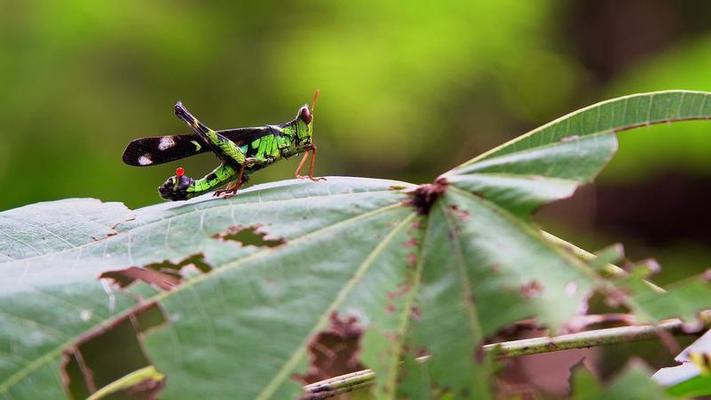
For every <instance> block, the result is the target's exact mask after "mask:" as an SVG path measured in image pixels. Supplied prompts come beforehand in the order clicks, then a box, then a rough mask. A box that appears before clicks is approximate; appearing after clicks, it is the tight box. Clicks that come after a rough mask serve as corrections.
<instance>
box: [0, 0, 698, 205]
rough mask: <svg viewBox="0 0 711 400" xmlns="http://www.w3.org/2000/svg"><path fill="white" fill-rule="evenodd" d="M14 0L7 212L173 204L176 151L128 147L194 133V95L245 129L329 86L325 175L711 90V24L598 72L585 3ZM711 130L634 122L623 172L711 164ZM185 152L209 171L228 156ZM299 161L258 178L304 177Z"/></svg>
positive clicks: (208, 114)
mask: <svg viewBox="0 0 711 400" xmlns="http://www.w3.org/2000/svg"><path fill="white" fill-rule="evenodd" d="M0 3H2V9H3V13H2V14H0V76H2V87H3V96H2V97H1V98H0V121H2V130H1V131H0V132H1V134H2V137H3V139H4V143H5V144H4V146H2V147H0V183H1V184H3V185H4V187H6V188H7V189H6V190H5V191H4V196H2V198H0V209H7V208H11V207H14V206H19V205H22V204H27V203H32V202H36V201H40V200H51V199H58V198H64V197H84V196H91V197H98V198H101V199H104V200H120V201H124V202H126V203H127V205H128V206H130V207H137V206H140V205H145V204H150V203H154V202H157V201H158V200H159V199H158V196H157V194H156V190H155V189H156V186H157V185H158V184H159V183H160V182H162V180H163V179H164V178H165V177H166V176H167V175H170V174H171V173H172V171H173V169H174V168H175V166H176V165H165V166H160V167H154V168H147V169H137V168H130V167H127V166H124V165H123V164H122V163H121V161H120V154H121V152H122V150H123V146H124V145H125V144H126V143H127V142H128V141H129V140H130V139H131V138H134V137H139V136H147V135H158V134H165V133H176V132H183V131H185V128H184V126H183V125H182V124H180V123H179V122H178V121H177V120H176V119H174V117H173V116H172V113H171V106H172V105H173V104H174V103H175V102H176V101H177V100H179V99H180V100H183V101H184V102H185V103H186V104H187V105H189V106H190V107H191V108H192V109H194V110H195V111H196V113H197V115H198V116H199V117H200V118H202V119H203V120H205V121H206V122H207V123H208V124H209V125H211V126H212V127H215V128H228V127H237V126H248V125H261V124H264V123H277V122H280V121H284V120H287V119H290V118H291V117H292V116H293V114H294V113H295V112H296V110H297V108H298V106H300V105H301V104H303V103H305V102H307V101H308V99H309V98H310V95H311V93H312V92H313V90H314V89H315V88H317V87H318V88H320V89H321V91H322V98H321V101H320V104H319V106H318V110H317V118H318V120H317V132H316V139H317V142H318V143H319V145H320V146H321V149H322V151H321V152H320V153H319V154H320V155H319V159H320V161H319V166H318V172H319V173H320V174H327V175H367V176H375V177H389V178H401V179H408V180H411V181H430V180H431V179H432V178H433V177H434V176H435V175H436V174H437V173H438V172H440V171H442V170H444V169H446V168H448V167H451V166H453V165H456V164H457V163H459V162H461V161H463V160H466V159H468V158H471V157H472V156H474V155H476V154H477V153H479V152H481V151H483V150H486V149H489V148H491V147H493V146H494V145H496V144H498V143H501V142H503V141H504V140H505V139H508V138H511V137H514V136H516V135H518V134H520V133H522V132H524V131H525V130H526V129H528V128H530V127H533V126H536V125H539V124H541V123H543V122H546V121H547V120H550V119H552V118H555V117H557V116H559V115H562V114H564V113H567V112H568V111H570V110H573V109H575V108H576V107H578V106H581V105H585V104H587V103H592V102H593V101H596V100H599V99H602V98H606V97H610V96H612V95H618V94H623V93H630V92H635V91H643V90H656V89H666V88H693V89H707V90H708V89H711V81H709V78H708V77H707V74H705V73H704V72H703V71H705V66H708V64H709V63H711V57H709V55H708V54H710V53H709V51H708V47H709V46H711V39H710V38H709V37H707V36H705V35H703V34H700V35H696V36H693V37H691V38H687V39H685V41H683V42H681V43H680V44H679V45H678V47H674V48H672V49H670V50H668V51H664V52H661V53H660V55H658V56H654V57H649V58H648V59H647V60H646V62H644V63H638V64H635V65H632V66H631V67H629V68H627V69H626V70H625V74H623V76H620V77H615V79H613V80H612V81H610V82H598V81H595V79H594V77H593V72H591V71H590V70H588V69H586V66H585V65H584V62H583V61H584V57H582V56H579V55H578V54H576V52H575V47H576V43H575V42H574V40H575V37H574V35H570V34H568V33H567V32H566V31H565V30H564V29H563V26H564V25H565V24H566V23H567V22H566V21H567V20H566V18H570V15H574V14H575V12H574V11H570V9H571V8H575V7H574V6H572V5H571V4H575V2H573V3H568V2H560V1H554V0H540V1H536V2H520V1H515V0H505V1H502V2H486V1H476V2H472V1H464V0H461V1H458V0H451V1H446V2H428V1H411V2H406V3H404V2H379V1H373V0H370V1H368V0H363V1H353V2H329V1H325V0H320V1H317V0H314V1H306V2H304V1H293V0H292V1H284V2H273V1H261V2H225V1H222V2H220V1H217V2H197V1H185V0H184V1H178V2H168V1H155V2H148V3H146V2H139V1H126V2H102V3H96V2H90V1H86V0H64V1H50V0H30V1H15V0H0ZM579 3H581V4H582V3H585V1H579ZM603 28H604V27H600V29H603ZM706 127H707V124H704V123H689V124H686V127H684V128H677V127H674V128H670V127H659V128H650V129H654V130H655V132H656V131H659V132H660V134H659V135H657V134H656V133H655V134H654V135H648V134H645V135H624V136H623V138H622V144H623V146H622V151H621V154H620V156H619V157H618V158H617V159H616V160H615V161H614V163H613V165H612V169H611V172H608V173H607V174H606V177H608V178H609V179H620V178H624V177H640V176H641V175H643V174H645V173H647V172H648V171H649V170H650V168H653V169H655V168H661V169H663V168H665V166H669V165H674V166H675V167H677V168H689V169H692V170H695V171H703V172H705V173H707V172H710V171H711V167H709V163H707V162H706V154H708V150H709V148H710V147H711V144H710V142H709V141H710V140H711V136H709V135H706V134H705V131H706V129H707V128H706ZM668 129H675V134H674V135H664V134H662V133H663V131H665V130H668ZM681 137H683V138H684V140H681V139H677V138H681ZM686 140H692V141H693V143H694V144H695V145H694V146H689V145H687V144H685V143H684V142H685V141H686ZM650 160H654V161H653V162H650ZM182 164H184V166H185V167H187V169H188V171H189V173H190V174H191V175H193V176H199V175H201V174H202V173H203V172H207V171H208V170H209V169H210V168H211V167H212V166H213V164H215V160H214V159H213V158H211V157H210V156H202V157H196V159H195V160H192V159H191V160H186V161H185V162H184V163H181V165H182ZM293 164H294V162H291V163H289V162H287V163H281V164H280V165H278V166H275V167H274V168H270V169H269V170H267V171H265V172H263V173H260V174H259V175H258V176H257V177H255V178H256V179H255V181H256V182H260V181H265V180H274V179H280V178H285V177H289V176H290V175H291V172H292V171H293V167H294V165H293Z"/></svg>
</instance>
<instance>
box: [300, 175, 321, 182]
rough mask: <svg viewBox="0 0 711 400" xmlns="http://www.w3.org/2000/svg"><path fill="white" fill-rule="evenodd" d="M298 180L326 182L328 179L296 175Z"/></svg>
mask: <svg viewBox="0 0 711 400" xmlns="http://www.w3.org/2000/svg"><path fill="white" fill-rule="evenodd" d="M296 179H310V180H311V181H313V182H318V181H325V180H326V178H324V177H323V176H311V175H296Z"/></svg>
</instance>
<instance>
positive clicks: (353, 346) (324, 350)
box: [294, 312, 365, 383]
mask: <svg viewBox="0 0 711 400" xmlns="http://www.w3.org/2000/svg"><path fill="white" fill-rule="evenodd" d="M362 336H363V328H361V327H360V326H358V320H357V318H356V317H352V316H351V317H346V318H342V319H341V318H340V317H339V316H338V314H337V313H336V312H333V313H332V314H331V318H330V325H329V327H328V328H327V329H326V330H324V331H321V332H320V333H318V334H317V335H316V336H315V337H314V338H313V339H312V340H311V343H309V347H308V350H309V355H310V357H309V358H310V362H309V369H308V371H307V373H306V374H305V375H294V379H296V380H298V381H300V382H303V383H313V382H318V381H321V380H324V379H328V378H332V377H334V376H339V375H343V374H347V373H350V372H354V371H359V370H361V369H363V368H365V367H364V366H363V365H362V364H361V363H360V361H359V360H358V357H359V353H360V340H361V337H362Z"/></svg>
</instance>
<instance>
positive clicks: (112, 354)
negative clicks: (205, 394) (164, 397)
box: [60, 302, 167, 399]
mask: <svg viewBox="0 0 711 400" xmlns="http://www.w3.org/2000/svg"><path fill="white" fill-rule="evenodd" d="M166 320H167V319H166V317H165V314H164V313H163V310H161V308H160V307H159V306H158V304H157V303H155V302H153V303H145V304H142V305H140V306H138V307H136V308H134V309H133V310H131V312H130V313H127V314H126V315H124V316H122V317H120V318H118V319H116V320H114V321H112V322H111V323H109V324H106V325H102V326H99V327H97V328H95V329H94V330H92V331H89V332H87V333H86V334H84V335H83V336H82V337H81V338H80V339H79V340H78V341H77V342H76V343H74V344H72V345H71V346H69V347H68V348H66V349H65V350H64V352H63V355H62V362H61V366H60V368H61V371H60V372H61V376H62V384H63V385H64V388H65V392H66V393H67V395H68V397H69V398H72V399H85V398H87V397H89V396H91V395H92V394H93V393H94V392H96V391H97V390H100V389H101V388H102V387H104V386H106V385H108V384H110V383H112V382H114V381H116V380H118V379H120V378H122V377H124V376H126V375H128V374H130V373H132V372H134V371H137V370H139V369H142V368H144V367H147V366H150V365H151V364H152V363H151V362H150V360H149V359H148V357H147V356H146V354H145V351H144V350H143V344H142V336H143V334H145V333H146V331H148V330H149V329H152V328H155V327H158V326H161V325H163V324H165V322H166ZM163 383H164V381H163V380H159V381H157V380H152V379H146V380H144V381H140V382H138V383H137V384H136V385H133V386H131V387H127V388H124V389H122V390H121V391H120V392H125V394H127V395H129V394H130V396H131V397H130V398H132V399H133V398H135V399H151V398H155V395H156V394H157V393H158V391H160V390H161V389H162V387H163ZM110 398H115V397H114V396H111V397H110ZM120 398H126V396H122V397H120Z"/></svg>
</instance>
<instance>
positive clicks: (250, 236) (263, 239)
mask: <svg viewBox="0 0 711 400" xmlns="http://www.w3.org/2000/svg"><path fill="white" fill-rule="evenodd" d="M213 238H215V239H222V240H232V241H235V242H238V243H239V244H241V245H242V246H245V247H246V246H255V247H277V246H281V245H282V244H284V243H286V240H285V239H284V238H274V237H270V236H269V234H267V233H266V232H264V231H263V229H262V226H261V225H251V226H241V225H234V226H231V227H229V228H227V229H226V230H225V231H224V232H222V233H218V234H216V235H214V236H213Z"/></svg>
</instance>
